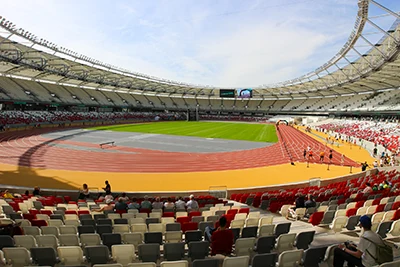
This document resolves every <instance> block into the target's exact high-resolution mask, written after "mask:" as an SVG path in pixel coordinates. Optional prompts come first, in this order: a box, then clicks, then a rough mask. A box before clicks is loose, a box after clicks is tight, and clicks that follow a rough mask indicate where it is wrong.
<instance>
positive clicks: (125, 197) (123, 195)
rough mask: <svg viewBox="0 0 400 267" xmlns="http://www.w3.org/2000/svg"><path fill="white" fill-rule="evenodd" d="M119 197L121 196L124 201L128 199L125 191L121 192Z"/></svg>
mask: <svg viewBox="0 0 400 267" xmlns="http://www.w3.org/2000/svg"><path fill="white" fill-rule="evenodd" d="M120 198H122V201H124V202H128V201H129V197H127V196H126V194H125V193H122V194H121V197H120Z"/></svg>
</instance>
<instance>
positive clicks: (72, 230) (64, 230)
mask: <svg viewBox="0 0 400 267" xmlns="http://www.w3.org/2000/svg"><path fill="white" fill-rule="evenodd" d="M58 230H59V231H60V235H66V234H77V233H78V230H77V228H76V226H73V225H64V226H60V227H58Z"/></svg>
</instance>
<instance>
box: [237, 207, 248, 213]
mask: <svg viewBox="0 0 400 267" xmlns="http://www.w3.org/2000/svg"><path fill="white" fill-rule="evenodd" d="M249 212H250V208H241V209H240V210H239V212H238V213H246V214H249Z"/></svg>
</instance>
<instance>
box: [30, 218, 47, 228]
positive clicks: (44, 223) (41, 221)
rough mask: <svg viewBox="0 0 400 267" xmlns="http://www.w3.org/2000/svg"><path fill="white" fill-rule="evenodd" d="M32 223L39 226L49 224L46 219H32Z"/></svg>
mask: <svg viewBox="0 0 400 267" xmlns="http://www.w3.org/2000/svg"><path fill="white" fill-rule="evenodd" d="M31 224H32V226H38V227H42V226H47V222H46V221H45V220H32V221H31Z"/></svg>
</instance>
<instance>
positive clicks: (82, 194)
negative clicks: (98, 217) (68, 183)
mask: <svg viewBox="0 0 400 267" xmlns="http://www.w3.org/2000/svg"><path fill="white" fill-rule="evenodd" d="M86 198H89V187H88V185H87V184H83V186H82V190H81V192H80V193H79V199H86Z"/></svg>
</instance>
